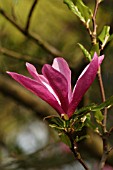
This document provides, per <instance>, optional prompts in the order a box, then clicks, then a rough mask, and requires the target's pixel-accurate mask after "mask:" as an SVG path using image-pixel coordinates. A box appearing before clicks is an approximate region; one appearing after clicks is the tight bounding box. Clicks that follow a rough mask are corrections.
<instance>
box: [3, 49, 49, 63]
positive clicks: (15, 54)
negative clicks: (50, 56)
mask: <svg viewBox="0 0 113 170" xmlns="http://www.w3.org/2000/svg"><path fill="white" fill-rule="evenodd" d="M0 53H2V54H4V55H6V56H8V57H12V58H14V59H18V60H22V61H25V62H30V63H32V64H38V65H40V66H42V65H43V64H45V63H46V61H41V60H39V59H38V58H34V57H32V56H29V55H24V54H22V53H18V52H16V51H14V50H10V49H7V48H4V47H0Z"/></svg>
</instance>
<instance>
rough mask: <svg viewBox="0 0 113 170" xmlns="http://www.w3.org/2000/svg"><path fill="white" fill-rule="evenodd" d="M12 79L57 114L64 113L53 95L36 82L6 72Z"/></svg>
mask: <svg viewBox="0 0 113 170" xmlns="http://www.w3.org/2000/svg"><path fill="white" fill-rule="evenodd" d="M7 73H8V74H9V75H10V76H11V77H12V78H13V79H15V80H16V81H17V82H19V83H20V84H21V85H23V86H24V87H25V88H27V89H28V90H30V91H31V92H33V93H34V94H35V95H37V96H38V97H40V98H41V99H43V100H44V101H46V102H47V103H48V104H50V105H51V106H52V107H53V108H54V109H55V110H56V111H57V112H58V113H60V114H62V113H64V111H63V110H62V108H61V106H60V105H59V103H58V101H57V100H56V98H55V97H54V95H53V94H51V93H50V92H49V90H48V89H47V88H46V86H44V85H43V84H42V83H39V82H38V81H36V80H33V79H31V78H28V77H26V76H23V75H21V74H17V73H13V72H7Z"/></svg>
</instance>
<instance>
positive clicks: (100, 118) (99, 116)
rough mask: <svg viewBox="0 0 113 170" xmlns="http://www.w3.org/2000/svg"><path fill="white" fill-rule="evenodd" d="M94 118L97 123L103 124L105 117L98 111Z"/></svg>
mask: <svg viewBox="0 0 113 170" xmlns="http://www.w3.org/2000/svg"><path fill="white" fill-rule="evenodd" d="M94 117H95V119H96V121H97V123H98V122H102V120H103V118H104V117H103V115H102V112H101V111H100V110H97V111H96V112H95V113H94Z"/></svg>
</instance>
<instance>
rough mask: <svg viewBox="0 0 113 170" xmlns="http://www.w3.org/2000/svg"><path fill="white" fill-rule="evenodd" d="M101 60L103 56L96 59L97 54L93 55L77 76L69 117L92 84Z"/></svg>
mask: <svg viewBox="0 0 113 170" xmlns="http://www.w3.org/2000/svg"><path fill="white" fill-rule="evenodd" d="M103 58H104V57H103V56H100V57H99V58H98V56H97V54H96V53H95V55H94V57H93V59H92V61H91V62H90V64H88V66H86V68H85V69H84V70H83V72H82V73H81V75H80V76H79V78H78V80H77V82H76V85H75V87H74V90H73V97H72V101H71V103H70V105H69V109H68V116H69V117H71V115H72V114H73V112H74V111H75V109H76V107H77V106H78V104H79V102H80V101H81V99H82V97H83V95H84V94H85V92H86V91H87V90H88V88H89V87H90V86H91V84H92V83H93V81H94V79H95V77H96V74H97V71H98V68H99V65H100V64H101V62H102V60H103Z"/></svg>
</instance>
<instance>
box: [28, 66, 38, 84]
mask: <svg viewBox="0 0 113 170" xmlns="http://www.w3.org/2000/svg"><path fill="white" fill-rule="evenodd" d="M26 67H27V70H28V71H29V73H30V74H31V76H32V77H33V78H34V79H36V80H37V81H38V82H41V80H40V78H39V74H38V73H37V70H36V68H35V67H34V66H33V65H32V64H30V63H26Z"/></svg>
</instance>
